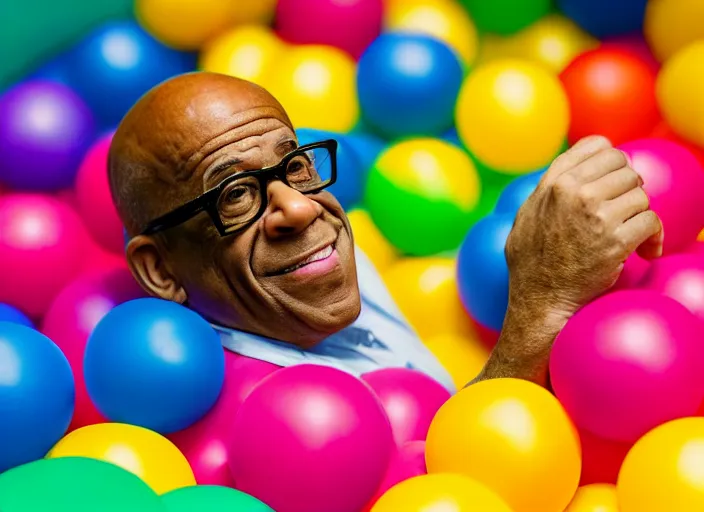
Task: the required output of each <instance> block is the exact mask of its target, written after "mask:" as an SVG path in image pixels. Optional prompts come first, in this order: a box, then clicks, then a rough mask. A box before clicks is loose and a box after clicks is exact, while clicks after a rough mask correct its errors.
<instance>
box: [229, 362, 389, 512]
mask: <svg viewBox="0 0 704 512" xmlns="http://www.w3.org/2000/svg"><path fill="white" fill-rule="evenodd" d="M392 449H393V436H392V433H391V426H390V425H389V420H388V418H387V416H386V413H385V412H384V410H383V408H382V406H381V404H380V403H379V401H378V399H377V398H376V397H375V396H374V393H373V392H372V391H371V389H370V388H369V387H368V386H367V385H366V384H365V383H363V382H361V381H360V380H359V379H357V378H356V377H354V376H352V375H349V374H347V373H344V372H341V371H339V370H336V369H333V368H328V367H324V366H316V365H307V364H305V365H298V366H290V367H288V368H283V369H281V370H278V371H276V372H275V373H274V374H272V375H270V376H269V377H267V378H266V379H265V380H264V381H262V382H261V383H260V384H259V385H258V386H257V387H256V388H255V389H254V390H253V391H252V392H251V393H250V395H249V396H248V397H247V398H246V399H245V401H244V403H243V404H242V406H241V407H240V410H239V412H238V414H237V416H236V417H235V420H234V423H233V426H232V435H231V437H230V449H229V462H230V469H231V471H232V476H233V477H234V479H235V482H236V483H237V488H238V489H240V490H242V491H244V492H246V493H247V494H251V495H252V496H254V497H256V498H258V499H260V500H262V501H263V502H265V503H266V504H267V505H269V506H271V507H272V508H273V509H274V510H276V512H329V511H331V510H335V511H336V512H358V511H359V510H361V509H362V508H363V506H364V505H365V504H366V503H367V502H368V501H369V499H370V498H371V497H372V496H373V494H374V492H375V491H376V489H377V487H378V486H379V484H380V483H381V479H382V478H383V476H384V473H385V471H386V468H387V465H388V463H389V460H390V457H391V453H392ZM272 482H277V484H276V485H272Z"/></svg>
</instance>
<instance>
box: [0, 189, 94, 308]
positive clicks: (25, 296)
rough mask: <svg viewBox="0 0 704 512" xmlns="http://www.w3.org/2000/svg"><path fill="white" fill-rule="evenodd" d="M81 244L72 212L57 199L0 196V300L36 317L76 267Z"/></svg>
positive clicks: (81, 229) (80, 261)
mask: <svg viewBox="0 0 704 512" xmlns="http://www.w3.org/2000/svg"><path fill="white" fill-rule="evenodd" d="M86 244H87V235H86V231H85V228H84V227H83V225H82V224H81V220H80V219H79V218H78V215H77V214H76V213H75V212H74V211H73V210H72V209H71V208H69V207H68V206H67V205H66V204H64V203H62V202H61V201H59V200H58V199H54V198H52V197H49V196H43V195H38V194H10V195H6V196H3V197H0V302H6V303H8V304H11V305H13V306H15V307H17V308H19V309H20V310H22V311H24V312H25V313H27V314H28V315H30V316H31V317H34V318H39V317H41V316H42V315H43V314H44V312H45V311H46V309H47V308H48V307H49V304H50V303H51V301H52V300H53V299H54V297H55V296H56V294H57V293H59V291H60V290H61V289H62V288H63V287H64V286H65V285H66V284H67V283H68V282H69V281H70V280H71V279H72V278H73V277H74V276H75V275H76V274H77V273H78V272H79V271H80V270H81V267H82V265H83V259H82V258H83V249H84V248H85V247H86Z"/></svg>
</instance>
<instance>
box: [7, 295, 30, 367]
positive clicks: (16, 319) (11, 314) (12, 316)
mask: <svg viewBox="0 0 704 512" xmlns="http://www.w3.org/2000/svg"><path fill="white" fill-rule="evenodd" d="M0 322H12V323H13V324H20V325H24V326H27V327H31V328H34V323H33V322H32V321H31V320H30V319H29V318H28V317H27V315H25V314H24V313H22V311H20V310H19V309H17V308H16V307H13V306H10V305H9V304H3V303H0ZM0 378H1V377H0Z"/></svg>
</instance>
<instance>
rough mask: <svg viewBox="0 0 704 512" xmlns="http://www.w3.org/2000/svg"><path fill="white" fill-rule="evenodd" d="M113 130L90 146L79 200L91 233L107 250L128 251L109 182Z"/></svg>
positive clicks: (80, 180) (79, 179) (79, 183)
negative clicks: (109, 160) (109, 158)
mask: <svg viewBox="0 0 704 512" xmlns="http://www.w3.org/2000/svg"><path fill="white" fill-rule="evenodd" d="M111 141H112V133H110V134H108V135H106V136H104V137H102V138H101V139H100V140H98V142H96V143H95V144H94V145H93V147H91V148H90V150H89V151H88V153H87V154H86V156H85V158H84V159H83V163H81V166H80V167H79V169H78V174H77V175H76V201H77V203H78V204H77V206H78V213H79V214H80V215H81V218H82V219H83V222H84V223H85V225H86V227H87V228H88V231H89V232H90V234H91V236H92V237H93V238H94V239H95V240H96V241H97V242H98V243H100V245H102V246H103V247H105V248H106V249H107V250H109V251H111V252H114V253H117V254H124V252H125V244H124V240H123V239H122V231H123V229H124V228H123V227H122V221H121V220H120V217H119V215H118V214H117V208H116V207H115V204H114V203H113V200H112V193H111V192H110V183H109V182H108V151H109V149H110V142H111Z"/></svg>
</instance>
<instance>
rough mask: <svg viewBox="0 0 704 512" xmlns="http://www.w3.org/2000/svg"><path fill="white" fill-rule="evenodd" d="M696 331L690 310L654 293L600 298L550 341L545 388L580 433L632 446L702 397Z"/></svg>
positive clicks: (702, 354) (702, 357)
mask: <svg viewBox="0 0 704 512" xmlns="http://www.w3.org/2000/svg"><path fill="white" fill-rule="evenodd" d="M701 334H702V325H701V323H700V322H699V320H697V318H696V317H695V316H694V315H693V314H692V313H690V312H689V311H688V310H687V309H686V308H685V307H684V306H682V305H681V304H679V303H677V302H676V301H675V300H673V299H671V298H669V297H665V296H663V295H660V294H659V293H656V292H652V291H647V290H624V291H618V292H614V293H611V294H608V295H605V296H602V297H600V298H599V299H597V300H595V301H594V302H592V303H590V304H588V305H587V306H585V307H584V308H582V309H581V310H580V311H579V312H578V313H577V314H576V315H575V316H573V317H572V318H571V319H570V320H569V321H568V322H567V324H566V325H565V327H564V328H563V329H562V331H561V332H560V334H559V335H558V336H557V338H556V340H555V344H554V346H553V349H552V354H551V357H550V380H551V383H552V387H553V389H554V390H555V394H556V396H557V397H558V398H559V399H560V401H561V402H562V405H563V406H564V407H565V409H566V410H567V412H568V413H569V415H570V417H572V419H573V420H574V422H575V423H576V424H577V425H578V426H579V427H580V428H583V429H585V430H588V431H589V432H591V433H593V434H596V435H597V436H600V437H604V438H606V439H612V440H615V441H621V442H634V441H636V440H637V439H638V438H639V437H641V436H642V435H643V434H645V433H646V432H648V431H649V430H650V429H652V428H655V427H656V426H658V425H660V424H662V423H664V422H666V421H669V420H672V419H675V418H680V417H683V416H690V415H694V414H695V413H696V411H697V409H698V408H699V405H700V404H701V403H702V399H704V388H703V386H702V378H701V372H700V369H701V365H702V363H703V362H704V351H703V350H704V349H703V347H702V346H701V343H700V342H699V338H700V336H701Z"/></svg>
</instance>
